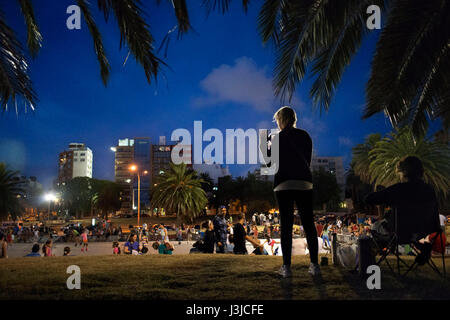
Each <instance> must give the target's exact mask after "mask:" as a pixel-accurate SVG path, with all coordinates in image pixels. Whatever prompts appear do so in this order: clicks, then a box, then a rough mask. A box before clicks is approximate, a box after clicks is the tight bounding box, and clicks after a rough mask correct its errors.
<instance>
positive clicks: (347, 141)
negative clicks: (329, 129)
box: [338, 137, 353, 147]
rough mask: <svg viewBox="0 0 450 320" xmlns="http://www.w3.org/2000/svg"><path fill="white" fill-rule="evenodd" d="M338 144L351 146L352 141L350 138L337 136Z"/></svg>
mask: <svg viewBox="0 0 450 320" xmlns="http://www.w3.org/2000/svg"><path fill="white" fill-rule="evenodd" d="M338 141H339V145H340V146H345V147H351V146H353V141H352V140H351V139H350V138H347V137H339V138H338Z"/></svg>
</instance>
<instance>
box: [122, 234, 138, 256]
mask: <svg viewBox="0 0 450 320" xmlns="http://www.w3.org/2000/svg"><path fill="white" fill-rule="evenodd" d="M123 252H124V253H125V254H133V255H138V254H139V241H137V235H136V234H132V235H130V237H129V238H128V241H127V242H125V244H124V246H123Z"/></svg>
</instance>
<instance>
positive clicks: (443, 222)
mask: <svg viewBox="0 0 450 320" xmlns="http://www.w3.org/2000/svg"><path fill="white" fill-rule="evenodd" d="M439 221H440V222H441V226H445V223H446V222H447V217H446V216H444V215H442V214H440V215H439Z"/></svg>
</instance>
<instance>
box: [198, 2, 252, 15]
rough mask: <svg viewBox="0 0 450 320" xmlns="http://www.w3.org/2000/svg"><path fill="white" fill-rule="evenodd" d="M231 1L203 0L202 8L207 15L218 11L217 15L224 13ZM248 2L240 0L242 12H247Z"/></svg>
mask: <svg viewBox="0 0 450 320" xmlns="http://www.w3.org/2000/svg"><path fill="white" fill-rule="evenodd" d="M230 3H231V0H203V2H202V6H204V7H205V8H206V12H207V14H210V13H211V11H218V12H219V13H222V14H224V13H226V12H227V11H228V9H229V7H230ZM249 4H250V0H242V6H243V7H244V11H245V12H247V10H248V6H249Z"/></svg>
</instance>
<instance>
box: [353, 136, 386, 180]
mask: <svg viewBox="0 0 450 320" xmlns="http://www.w3.org/2000/svg"><path fill="white" fill-rule="evenodd" d="M380 141H381V134H379V133H373V134H370V135H368V136H367V137H366V139H365V140H364V142H363V143H361V144H358V145H356V146H355V147H353V149H352V154H353V157H352V168H353V171H354V172H355V175H357V176H358V177H359V178H360V179H361V181H362V182H364V183H371V182H372V178H371V176H370V173H369V167H370V159H369V152H370V151H371V150H372V149H373V148H374V147H375V145H376V144H377V143H378V142H380Z"/></svg>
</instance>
